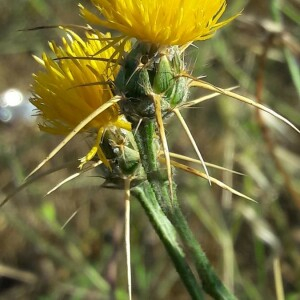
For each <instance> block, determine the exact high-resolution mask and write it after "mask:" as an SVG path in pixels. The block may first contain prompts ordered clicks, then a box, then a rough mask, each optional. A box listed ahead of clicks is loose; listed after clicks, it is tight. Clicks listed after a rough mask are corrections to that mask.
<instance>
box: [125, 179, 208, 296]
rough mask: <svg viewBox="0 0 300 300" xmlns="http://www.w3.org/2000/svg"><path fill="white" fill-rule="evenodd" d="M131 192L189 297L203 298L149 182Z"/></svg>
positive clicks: (172, 228) (174, 233) (173, 230)
mask: <svg viewBox="0 0 300 300" xmlns="http://www.w3.org/2000/svg"><path fill="white" fill-rule="evenodd" d="M131 192H132V194H133V195H134V196H135V197H136V198H137V199H138V201H139V202H140V204H141V205H142V207H143V208H144V211H145V212H146V214H147V215H148V218H149V220H150V222H151V223H152V225H153V227H154V229H155V231H156V233H157V234H158V236H159V238H160V240H161V241H162V243H163V244H164V246H165V248H166V250H167V252H168V254H169V256H170V258H171V259H172V261H173V264H174V265H175V268H176V270H177V272H178V274H179V275H180V277H181V280H182V282H183V284H184V285H185V286H186V289H187V290H188V292H189V294H190V296H191V298H192V299H195V300H202V299H204V296H203V293H202V288H201V286H200V285H199V283H198V282H197V280H196V278H195V276H194V274H193V272H192V271H191V269H190V267H189V265H188V264H187V262H186V260H185V257H184V253H183V251H182V249H181V248H180V246H179V245H178V242H177V240H176V232H175V229H174V227H173V226H172V224H171V223H170V221H169V220H168V218H167V217H166V216H165V215H164V213H163V212H162V210H161V208H160V206H159V205H158V203H157V200H156V199H155V194H154V193H153V190H152V188H151V186H150V185H149V183H148V182H144V183H143V184H141V185H139V186H137V187H135V188H133V189H132V190H131Z"/></svg>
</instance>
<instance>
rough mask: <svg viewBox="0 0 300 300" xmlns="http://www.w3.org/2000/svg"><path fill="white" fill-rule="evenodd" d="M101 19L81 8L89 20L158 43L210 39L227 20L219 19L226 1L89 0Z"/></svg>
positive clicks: (167, 44) (164, 44)
mask: <svg viewBox="0 0 300 300" xmlns="http://www.w3.org/2000/svg"><path fill="white" fill-rule="evenodd" d="M92 2H93V4H94V5H95V7H96V8H97V9H98V10H99V11H100V13H101V15H102V18H98V17H97V16H96V15H94V14H93V13H91V12H89V11H88V10H86V9H85V8H84V7H82V6H80V7H81V13H82V15H83V16H84V17H85V18H86V19H87V20H88V21H89V22H92V23H95V24H99V25H102V26H104V27H107V28H110V29H113V30H117V31H119V32H121V33H122V34H124V35H125V36H128V37H134V38H136V39H138V40H140V41H143V42H148V43H151V44H156V45H160V46H171V45H184V44H187V43H190V42H193V41H196V40H205V39H208V38H210V37H211V36H212V35H213V34H214V33H215V31H216V30H217V29H218V28H220V27H222V26H224V25H225V24H227V23H228V22H230V21H231V20H232V19H233V18H230V19H228V20H226V21H223V22H218V21H219V19H220V17H221V16H222V14H223V13H224V11H225V8H226V0H92Z"/></svg>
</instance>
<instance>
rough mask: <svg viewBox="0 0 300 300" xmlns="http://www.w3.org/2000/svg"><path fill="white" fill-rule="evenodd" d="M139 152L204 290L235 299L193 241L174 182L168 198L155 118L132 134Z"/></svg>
mask: <svg viewBox="0 0 300 300" xmlns="http://www.w3.org/2000/svg"><path fill="white" fill-rule="evenodd" d="M135 139H136V143H137V146H138V149H139V152H140V158H141V162H142V165H143V167H144V169H145V172H146V175H147V179H148V181H149V183H150V185H151V187H152V190H153V192H154V194H155V197H156V199H157V201H158V204H159V206H160V207H161V209H162V211H163V212H164V214H165V215H166V216H167V218H168V219H169V220H170V221H171V223H172V224H173V226H174V228H175V229H176V231H177V233H178V234H179V236H180V238H181V240H182V241H183V244H184V246H185V247H186V248H187V250H188V251H189V253H190V254H191V256H192V258H193V260H194V263H195V267H196V270H197V272H198V274H199V276H200V278H201V280H202V284H203V289H204V290H205V291H206V292H207V293H208V294H209V295H210V296H212V297H213V298H214V299H216V300H234V299H236V298H235V297H234V296H233V295H232V294H231V293H230V292H229V291H228V290H227V289H226V287H225V286H224V285H223V283H222V282H221V280H220V279H219V278H218V276H217V274H216V273H215V271H214V270H213V268H212V266H211V264H210V262H209V261H208V259H207V257H206V255H205V253H204V251H203V250H202V248H201V246H200V245H199V243H198V241H197V240H196V238H195V236H194V234H193V233H192V231H191V229H190V228H189V225H188V223H187V221H186V219H185V217H184V216H183V214H182V212H181V209H180V207H179V205H178V202H177V198H176V189H175V187H176V186H175V184H173V187H172V188H173V199H172V200H171V199H170V194H169V190H170V188H169V184H168V179H167V178H166V177H165V176H164V172H163V170H162V169H161V168H160V166H159V162H158V160H157V153H158V151H157V147H158V145H157V144H158V142H157V138H156V136H155V121H154V120H146V121H143V122H142V123H141V124H140V126H139V128H138V129H137V132H136V135H135Z"/></svg>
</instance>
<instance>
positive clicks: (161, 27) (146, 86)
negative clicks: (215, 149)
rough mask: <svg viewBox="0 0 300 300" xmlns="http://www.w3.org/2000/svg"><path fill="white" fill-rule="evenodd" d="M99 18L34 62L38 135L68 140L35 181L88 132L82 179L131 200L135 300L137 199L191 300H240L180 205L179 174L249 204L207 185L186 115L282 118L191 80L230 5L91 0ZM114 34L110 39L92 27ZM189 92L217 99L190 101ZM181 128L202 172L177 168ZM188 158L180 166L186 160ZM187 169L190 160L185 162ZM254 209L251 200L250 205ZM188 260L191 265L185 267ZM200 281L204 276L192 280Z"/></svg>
mask: <svg viewBox="0 0 300 300" xmlns="http://www.w3.org/2000/svg"><path fill="white" fill-rule="evenodd" d="M92 2H93V4H94V7H95V10H94V12H90V11H89V10H87V9H86V8H85V7H83V6H82V5H80V11H81V14H82V16H83V17H84V18H85V19H86V20H87V21H88V23H89V25H88V26H87V27H85V28H84V30H85V37H84V38H82V37H80V36H79V35H77V34H76V33H75V32H74V31H73V30H71V28H70V27H68V26H61V29H62V30H63V31H64V32H65V34H66V36H67V37H66V38H63V39H62V45H61V46H57V45H56V44H55V43H53V42H51V43H49V45H50V49H51V50H52V52H53V53H54V55H55V58H54V59H52V58H50V57H49V56H47V55H46V54H44V55H43V56H42V58H36V60H37V61H38V62H39V63H40V64H41V65H42V67H43V70H42V71H40V72H39V73H37V74H35V75H34V83H33V85H32V91H33V96H32V98H31V102H32V103H33V104H34V105H35V106H36V108H37V110H36V114H37V115H38V116H39V117H40V123H39V127H40V129H41V130H43V131H46V132H49V133H51V134H61V135H65V138H64V140H63V141H62V142H61V143H60V144H59V145H58V147H57V148H55V149H54V150H53V151H52V152H51V153H50V154H49V156H48V157H47V158H46V159H45V160H44V161H42V162H41V164H40V165H39V166H38V167H37V168H36V169H35V170H33V172H32V173H31V174H30V175H32V174H33V173H34V172H36V171H37V170H38V169H40V168H41V167H42V166H43V165H44V164H45V163H46V162H47V161H49V159H51V158H52V157H53V156H54V155H55V154H57V153H58V152H59V151H60V149H61V148H62V147H63V146H65V145H66V144H67V143H68V142H69V141H70V140H71V139H72V138H73V137H74V136H75V135H77V134H79V133H80V132H83V131H85V132H88V133H89V134H90V136H91V138H92V146H91V148H90V151H89V152H88V153H86V154H85V155H84V156H83V157H82V158H80V163H79V164H78V166H79V169H80V171H79V173H78V174H81V173H83V172H85V171H86V170H89V169H91V168H95V169H96V170H97V172H99V173H100V174H101V175H102V176H103V177H104V178H105V180H106V182H105V184H104V186H108V185H114V187H116V188H120V189H124V190H125V201H126V207H127V209H126V219H127V223H126V224H127V225H126V249H127V266H128V287H129V298H130V299H131V297H132V296H131V294H132V293H131V277H130V241H129V236H130V232H129V204H130V199H131V195H132V196H133V198H134V199H137V200H138V201H139V202H140V204H141V207H142V208H143V210H144V212H145V213H146V214H147V216H148V218H149V220H150V222H151V223H152V225H153V228H154V229H155V231H156V232H157V234H158V236H159V237H160V239H161V241H162V243H163V245H164V246H165V248H166V251H167V252H168V254H169V256H170V258H171V259H172V261H173V263H174V266H175V268H176V270H177V272H178V274H179V276H180V277H181V280H182V282H183V284H184V285H185V287H186V289H187V292H188V293H189V295H190V297H191V298H192V299H204V293H207V294H209V295H210V296H211V297H212V298H213V299H235V296H234V295H233V294H232V292H230V291H229V290H228V289H227V288H226V287H225V286H224V284H223V283H222V281H221V280H220V279H219V277H218V275H217V274H216V272H215V271H214V269H213V267H212V266H211V264H210V262H209V261H208V259H207V257H206V255H205V253H204V251H203V250H202V248H201V245H200V244H199V243H198V241H197V239H196V237H195V236H194V234H193V232H192V231H191V229H190V227H189V225H188V221H187V219H186V218H185V216H184V214H183V213H182V210H181V206H180V201H179V200H178V198H177V192H176V181H175V178H174V169H175V168H179V169H182V170H184V171H186V172H189V173H192V174H194V175H196V176H199V177H202V178H205V179H206V180H207V182H208V184H217V185H219V186H221V187H222V188H224V189H227V190H230V191H231V192H232V193H234V194H236V195H239V196H241V197H244V198H248V199H250V198H249V197H247V196H246V195H243V194H241V193H239V192H238V191H236V190H234V189H233V188H231V187H229V186H226V185H225V184H224V183H222V182H221V181H219V180H217V179H216V178H213V177H211V176H210V175H209V172H208V170H207V167H208V164H207V163H206V162H205V161H204V159H203V157H202V155H201V153H200V151H199V149H198V147H197V145H196V143H195V141H194V139H193V137H192V135H191V133H190V131H189V129H188V127H187V125H186V123H185V121H184V119H183V117H182V115H181V113H180V111H181V110H182V109H183V108H186V107H191V106H195V105H197V104H199V103H202V102H204V101H207V100H209V99H212V98H214V97H216V96H218V95H220V94H223V95H226V96H228V97H230V98H231V99H234V100H237V101H240V102H244V103H246V104H249V105H252V106H255V107H257V108H258V109H261V110H263V111H265V112H267V113H270V114H271V115H273V116H275V117H277V118H279V119H280V120H282V121H283V122H285V123H287V124H288V125H290V126H291V127H292V128H294V129H295V130H296V131H298V132H299V130H298V129H297V128H296V127H295V126H294V125H293V124H291V123H290V122H289V121H288V120H286V119H285V118H284V117H282V116H280V115H279V114H277V113H275V112H274V111H272V110H271V109H269V108H267V107H265V106H263V105H261V104H258V103H256V102H255V101H253V100H251V99H249V98H246V97H244V96H242V95H239V94H237V93H235V92H233V91H232V89H230V88H229V89H223V88H220V87H216V86H214V85H213V84H211V83H208V82H205V81H204V80H202V79H199V78H195V77H193V76H191V75H190V71H189V70H187V67H186V65H185V62H184V53H185V50H186V49H187V48H188V46H189V45H190V44H192V43H193V42H194V41H199V40H206V39H209V38H211V37H213V35H214V33H215V32H216V31H217V30H219V29H220V28H222V27H223V26H225V25H226V24H228V23H229V22H231V21H232V20H233V19H234V18H235V17H236V16H237V15H234V16H232V17H230V18H228V19H225V20H223V21H221V17H222V15H223V13H224V11H225V9H226V1H224V0H214V1H208V0H203V1H201V2H200V3H199V1H196V0H192V1H191V0H181V1H179V0H175V1H174V0H172V1H169V0H166V1H163V2H162V1H153V0H152V1H150V0H141V1H131V0H130V1H125V0H112V1H106V0H93V1H92ZM94 25H95V26H97V25H100V26H102V27H105V28H106V29H108V30H114V31H117V32H118V33H119V34H117V35H115V36H113V35H112V34H110V33H107V34H103V33H101V32H100V31H98V30H97V29H95V28H94V27H91V26H94ZM192 88H200V89H205V90H208V91H209V92H210V94H208V95H207V96H205V97H202V98H198V99H189V97H190V94H191V92H190V91H191V89H192ZM173 117H175V118H177V119H178V120H179V122H180V123H181V125H182V126H183V128H184V130H185V131H186V134H187V136H188V138H189V139H190V141H191V147H193V148H194V150H195V152H196V155H197V156H198V160H197V162H199V163H201V164H202V170H201V171H200V170H196V169H193V168H191V167H188V166H186V165H185V164H183V163H179V162H178V161H177V160H176V158H178V157H179V155H178V154H176V153H172V152H170V151H169V146H168V141H167V137H166V131H165V123H166V122H168V120H169V119H171V118H173ZM181 158H182V157H181ZM183 158H184V159H185V160H186V161H187V160H189V158H187V157H183ZM250 200H251V199H250ZM187 257H189V259H187ZM195 273H197V274H195Z"/></svg>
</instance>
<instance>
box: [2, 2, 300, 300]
mask: <svg viewBox="0 0 300 300" xmlns="http://www.w3.org/2000/svg"><path fill="white" fill-rule="evenodd" d="M228 2H229V3H228V10H227V13H226V15H227V16H230V15H232V14H234V13H236V12H238V11H241V10H243V11H242V14H241V16H239V17H238V19H236V20H235V21H233V22H232V23H231V24H229V25H228V26H227V27H225V28H224V29H222V30H220V32H218V34H216V35H215V36H214V38H213V39H211V40H208V41H204V42H201V43H196V44H195V45H194V46H191V47H190V49H189V51H188V52H187V54H186V58H185V59H186V64H187V67H188V69H189V70H190V71H191V72H192V73H193V74H194V75H196V76H206V78H205V80H207V81H208V82H210V83H213V84H214V85H216V86H220V87H223V88H227V87H231V86H239V88H238V89H237V90H236V91H237V92H238V93H240V94H243V95H246V96H248V97H250V98H251V99H257V101H259V102H261V103H263V104H265V105H268V106H269V107H271V108H272V109H274V110H275V111H277V112H279V113H280V114H282V115H284V116H285V117H286V118H287V119H289V120H290V121H292V122H293V123H294V124H295V125H296V126H297V127H298V128H300V117H299V116H300V71H299V61H300V31H299V25H300V1H299V0H282V1H279V0H270V1H266V0H265V1H258V0H249V1H246V0H235V1H228ZM81 3H82V4H83V5H85V6H89V2H88V1H87V0H85V1H81ZM0 11H1V12H2V13H1V16H0V25H1V26H0V30H1V39H0V65H1V68H0V78H1V80H0V187H1V191H0V201H3V199H5V197H7V196H8V195H11V193H13V192H14V191H16V189H17V188H18V187H19V186H20V185H21V184H22V183H23V180H24V178H25V177H26V175H28V173H29V172H30V171H32V169H33V168H34V167H36V165H37V164H38V163H39V162H40V161H41V160H43V159H44V158H45V157H46V156H47V154H49V152H50V151H51V150H52V149H53V148H54V147H55V146H56V145H57V144H58V143H59V142H60V141H61V137H56V136H50V135H47V134H44V133H41V132H39V130H38V128H37V125H36V120H35V117H33V116H32V114H33V112H32V107H31V105H30V104H29V102H28V98H29V97H30V83H31V82H32V73H33V72H36V71H37V70H38V68H39V67H38V64H37V63H36V62H35V61H34V60H33V58H32V55H33V54H35V55H38V56H40V55H41V53H42V52H43V51H48V50H49V49H48V45H47V41H49V40H55V41H56V42H57V43H59V42H60V40H61V35H62V33H61V32H60V31H59V30H56V29H47V30H36V31H19V30H20V29H25V28H31V27H35V26H43V25H55V24H85V23H84V20H83V19H82V18H81V17H80V16H79V12H78V8H77V2H76V1H72V0H65V1H63V2H62V1H58V0H55V1H54V0H53V1H51V4H50V2H49V1H46V0H22V1H17V0H11V1H7V0H1V1H0ZM205 94H207V91H202V90H195V91H193V93H192V94H191V97H190V98H191V99H194V98H197V97H200V96H201V95H205ZM183 113H184V117H185V119H186V121H187V123H188V125H189V127H190V129H191V132H192V133H193V135H194V138H195V140H196V142H197V144H198V146H199V149H200V151H201V153H202V155H203V157H204V158H205V160H206V161H207V162H211V163H215V164H218V165H220V166H224V167H226V168H229V169H234V170H236V171H239V172H242V173H243V174H245V175H243V176H240V175H235V174H231V173H228V172H221V171H215V170H211V171H210V174H211V175H212V176H214V177H216V178H218V179H220V180H222V181H223V182H225V183H226V184H228V185H230V186H232V187H234V188H235V189H237V190H239V191H240V192H242V193H244V194H246V195H248V196H250V197H252V198H253V199H255V200H256V201H257V203H253V202H249V201H247V200H245V199H241V198H238V197H236V196H232V194H230V193H229V192H226V191H223V190H221V189H220V188H218V187H215V186H212V187H210V186H209V185H208V183H207V182H206V181H204V180H202V179H199V178H196V177H194V176H193V175H186V174H183V173H181V172H180V171H177V176H176V180H177V183H178V193H179V200H180V202H181V204H182V207H183V210H184V213H185V215H186V217H187V219H188V221H189V224H190V225H191V227H192V228H193V230H194V232H195V234H196V236H197V238H198V239H199V242H200V243H201V245H202V247H203V248H204V250H205V252H206V253H207V255H208V257H209V259H210V260H211V262H212V264H213V265H214V267H215V268H216V270H217V272H218V274H219V275H220V277H221V278H222V279H223V280H224V282H225V283H226V284H227V285H228V286H229V287H230V288H231V289H232V290H233V291H234V292H235V294H236V295H237V297H238V299H243V300H244V299H245V300H246V299H249V300H252V299H254V300H256V299H257V300H259V299H265V298H266V297H269V299H284V298H283V297H280V296H278V295H280V292H278V287H280V284H279V281H277V283H275V280H274V275H275V274H276V275H277V278H280V277H281V278H282V280H283V285H282V286H283V289H284V295H285V299H288V300H297V299H300V151H299V150H300V137H299V135H297V134H296V133H295V132H294V131H293V130H292V129H290V128H289V127H288V126H286V125H285V124H283V123H282V122H280V121H278V120H277V119H275V118H273V117H271V116H269V115H266V114H258V113H257V112H256V110H255V109H253V108H252V107H249V106H248V105H246V104H242V103H240V102H237V101H236V100H232V99H229V98H228V97H223V96H222V97H218V98H216V99H213V100H209V101H207V102H204V103H202V104H201V105H199V106H198V107H197V108H193V109H186V110H185V111H184V112H183ZM167 131H168V140H169V143H170V147H171V148H172V150H173V151H174V152H177V153H180V154H184V155H188V156H191V157H195V154H194V152H193V149H192V147H191V145H190V143H189V141H188V139H187V138H186V136H185V133H184V132H183V130H182V129H181V127H180V125H179V124H178V122H176V120H172V121H171V122H170V124H168V126H167ZM88 146H89V141H88V139H86V137H85V136H83V135H81V136H78V137H76V138H75V139H74V140H73V141H72V142H71V143H70V144H68V145H67V146H66V147H65V148H64V149H63V150H62V151H61V152H60V153H59V154H58V155H57V156H55V157H54V158H53V159H52V160H51V161H50V162H48V163H47V164H46V166H44V167H43V169H42V171H40V172H39V173H38V176H37V177H36V178H35V179H34V180H33V181H32V182H31V183H30V184H29V185H28V186H26V188H24V189H23V190H20V191H19V192H18V193H16V194H15V195H14V196H13V197H12V198H11V199H10V200H9V201H8V202H7V203H6V204H5V205H4V206H3V207H1V209H0V299H43V300H46V299H47V300H48V299H49V300H54V299H87V300H92V299H120V300H122V299H127V292H126V290H127V288H126V284H127V279H126V266H125V249H124V245H123V244H124V242H123V240H124V225H123V224H124V217H123V215H124V202H123V192H122V191H117V190H108V189H104V188H102V187H101V184H102V183H103V180H102V179H101V178H99V177H98V176H97V174H96V173H95V172H90V173H86V174H84V175H83V176H81V177H79V178H76V179H75V180H73V181H71V182H69V183H67V184H65V185H64V186H62V187H61V188H59V189H58V190H57V191H55V192H54V193H52V194H51V195H49V196H45V195H46V193H47V192H48V191H49V190H50V189H51V188H53V187H54V186H55V185H56V184H58V183H59V182H60V181H61V180H63V179H65V178H66V177H68V176H70V175H71V174H73V173H74V172H76V166H77V164H78V161H77V159H78V158H80V157H82V156H83V155H85V154H86V152H87V150H88V149H89V148H88ZM195 167H197V166H195ZM54 171H55V172H54ZM131 209H132V214H131V230H132V236H131V251H132V270H133V292H134V298H135V299H157V300H160V299H179V300H185V299H189V297H188V295H187V293H186V291H185V289H184V287H183V285H182V284H181V283H180V280H179V277H178V275H177V273H176V271H175V270H174V268H173V266H172V264H171V262H170V259H169V258H168V256H167V254H166V252H165V250H164V248H163V246H162V245H161V243H160V241H159V239H158V237H157V236H156V234H155V232H154V230H153V229H152V228H151V225H150V224H149V222H148V220H147V218H146V216H145V215H144V213H143V212H142V210H141V207H140V206H139V203H138V202H137V201H135V200H134V199H132V202H131ZM276 261H277V262H278V261H280V264H279V265H280V268H278V265H276ZM276 266H277V268H276ZM275 277H276V276H275ZM276 288H277V293H276ZM208 299H209V298H208Z"/></svg>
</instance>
